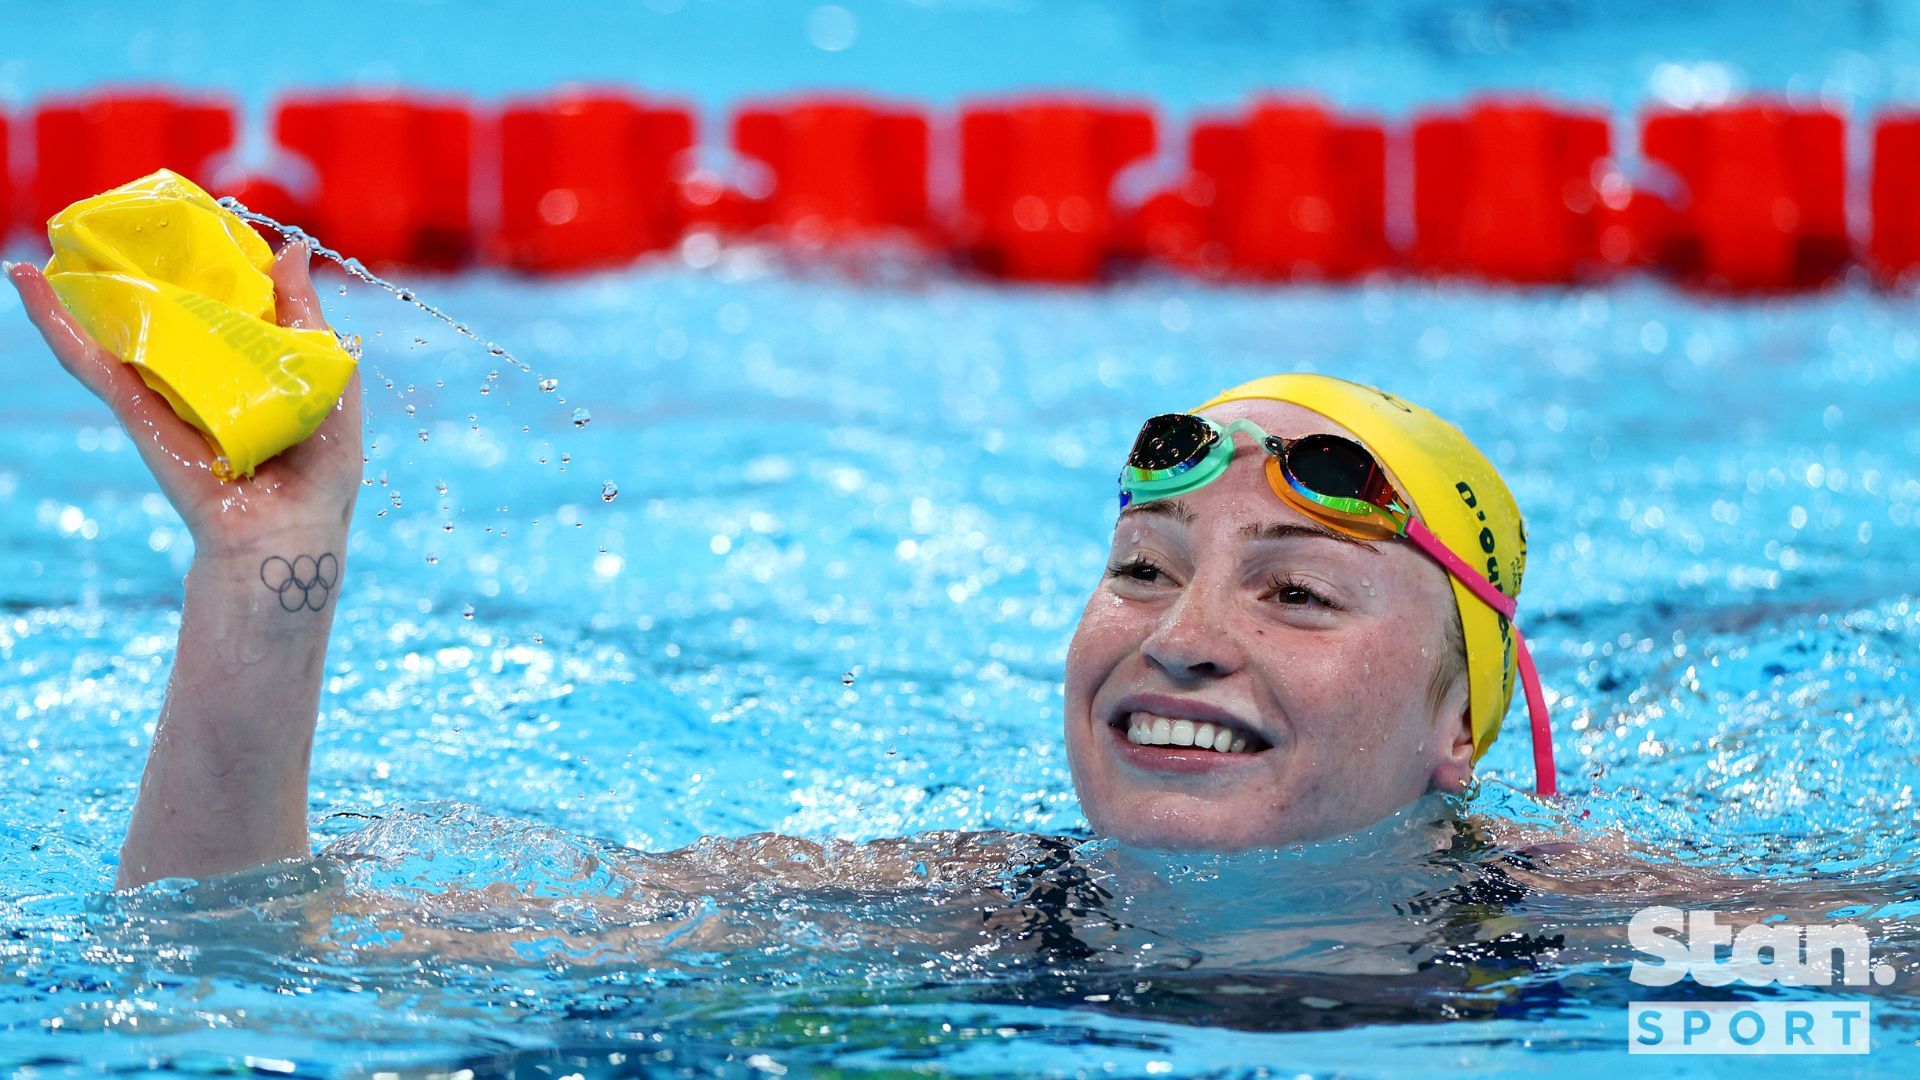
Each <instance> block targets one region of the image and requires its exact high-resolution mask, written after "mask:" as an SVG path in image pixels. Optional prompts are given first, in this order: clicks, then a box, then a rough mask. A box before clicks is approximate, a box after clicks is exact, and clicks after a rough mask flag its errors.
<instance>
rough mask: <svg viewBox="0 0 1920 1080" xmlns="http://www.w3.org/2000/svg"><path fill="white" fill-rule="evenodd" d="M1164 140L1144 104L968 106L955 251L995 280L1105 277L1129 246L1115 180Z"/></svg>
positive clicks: (1048, 102)
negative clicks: (1122, 244) (1123, 241)
mask: <svg viewBox="0 0 1920 1080" xmlns="http://www.w3.org/2000/svg"><path fill="white" fill-rule="evenodd" d="M1154 141H1155V123H1154V116H1153V113H1152V112H1151V111H1150V110H1148V109H1147V108H1145V107H1144V106H1137V105H1127V104H1118V103H1113V102H1105V101H1098V100H1089V99H1068V98H1051V99H1023V100H1019V101H1013V102H1008V103H1004V104H997V105H973V106H970V107H968V108H966V109H965V110H963V111H962V113H961V117H960V154H961V177H960V191H961V214H960V219H959V221H958V222H957V223H956V224H955V226H954V229H953V241H954V243H955V245H956V246H957V247H958V249H959V250H960V252H961V253H962V254H963V255H964V256H966V257H967V259H968V260H969V261H970V262H971V263H972V264H973V265H974V266H976V267H977V268H979V269H980V270H982V271H984V272H986V273H990V274H995V275H999V276H1003V277H1009V278H1020V279H1025V280H1030V281H1059V282H1081V281H1091V280H1093V279H1095V278H1096V277H1098V276H1099V274H1100V271H1101V269H1102V267H1103V264H1104V263H1105V261H1106V259H1107V257H1108V256H1109V255H1110V254H1113V253H1114V252H1115V251H1116V249H1117V248H1118V247H1119V244H1118V239H1119V238H1118V234H1117V230H1116V223H1117V222H1116V215H1115V211H1114V206H1113V180H1114V177H1115V176H1116V175H1117V174H1118V173H1119V172H1120V170H1121V169H1122V168H1124V167H1126V166H1127V165H1128V164H1129V163H1131V162H1133V161H1135V160H1136V159H1139V158H1143V157H1146V156H1147V155H1149V154H1151V153H1153V149H1154Z"/></svg>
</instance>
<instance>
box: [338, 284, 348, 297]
mask: <svg viewBox="0 0 1920 1080" xmlns="http://www.w3.org/2000/svg"><path fill="white" fill-rule="evenodd" d="M340 295H341V296H345V295H347V287H346V286H345V285H342V286H340Z"/></svg>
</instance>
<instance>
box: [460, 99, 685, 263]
mask: <svg viewBox="0 0 1920 1080" xmlns="http://www.w3.org/2000/svg"><path fill="white" fill-rule="evenodd" d="M499 132H500V152H499V153H500V220H499V226H498V228H497V230H496V231H495V233H494V236H493V240H492V243H491V244H490V245H489V249H488V254H489V255H490V257H491V259H492V261H494V262H496V263H498V264H500V265H503V266H510V267H514V268H516V269H521V270H535V271H543V272H555V271H566V270H581V269H587V268H591V267H596V266H609V265H615V264H618V263H623V262H626V261H628V260H630V259H633V258H634V257H636V256H638V255H641V254H642V253H644V252H648V251H656V250H659V249H661V248H665V247H670V246H672V245H673V243H674V242H675V241H676V240H677V239H678V238H679V236H680V234H681V231H682V230H683V228H684V227H685V225H686V218H687V215H686V213H685V208H684V207H683V204H682V200H681V193H680V190H679V188H678V186H677V183H676V178H677V176H678V174H679V172H680V171H681V168H682V166H681V159H682V158H683V156H684V155H685V154H686V153H687V152H688V151H689V150H691V149H692V147H693V139H694V120H693V113H692V112H691V111H690V110H689V109H687V108H685V107H683V106H679V105H654V104H648V103H645V102H642V101H638V100H635V99H632V98H628V97H625V96H623V95H621V94H618V93H614V92H606V93H568V94H563V95H560V96H558V97H549V98H536V99H529V100H524V101H519V102H515V103H511V104H509V105H508V107H507V108H506V109H505V110H504V111H503V112H502V113H501V116H500V125H499Z"/></svg>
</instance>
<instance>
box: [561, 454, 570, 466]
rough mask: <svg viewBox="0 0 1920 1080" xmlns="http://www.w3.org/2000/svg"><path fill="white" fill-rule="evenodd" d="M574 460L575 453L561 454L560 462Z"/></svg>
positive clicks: (564, 462) (563, 463)
mask: <svg viewBox="0 0 1920 1080" xmlns="http://www.w3.org/2000/svg"><path fill="white" fill-rule="evenodd" d="M572 460H573V455H572V454H561V455H560V464H562V465H565V464H566V463H567V462H569V461H572Z"/></svg>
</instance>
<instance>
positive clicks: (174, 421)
mask: <svg viewBox="0 0 1920 1080" xmlns="http://www.w3.org/2000/svg"><path fill="white" fill-rule="evenodd" d="M7 277H8V278H9V280H11V281H12V282H13V287H14V288H15V289H16V290H17V291H18V292H19V293H20V300H21V303H22V304H23V305H24V306H25V307H26V309H27V318H28V319H30V320H32V322H33V325H34V328H35V329H37V330H39V331H40V336H41V337H43V338H45V339H46V341H47V346H48V347H49V348H50V349H52V350H53V355H54V357H55V358H56V359H58V360H59V361H60V366H61V367H64V368H66V369H67V372H68V374H70V375H72V376H73V377H74V378H75V379H77V380H79V382H80V385H82V386H84V387H86V388H87V389H88V390H90V391H92V392H93V394H94V396H95V397H98V398H99V399H100V400H101V401H104V402H106V404H107V408H109V409H111V410H113V415H114V418H115V419H117V420H119V421H120V425H121V426H122V427H124V428H126V429H127V433H128V434H129V435H131V436H133V441H134V445H135V447H137V448H138V449H139V451H140V456H141V458H142V459H144V460H145V461H146V463H147V468H149V469H150V470H152V471H153V474H154V476H155V478H156V479H159V480H160V481H161V482H162V485H163V486H165V485H166V484H168V483H169V481H170V478H171V476H172V475H173V474H174V473H176V472H177V471H178V466H180V465H183V464H185V465H194V466H200V465H203V464H204V462H205V460H206V458H207V456H208V450H207V444H206V440H204V439H202V438H201V437H200V433H199V432H197V431H195V430H194V429H193V428H192V427H190V426H188V424H187V422H186V421H184V420H182V419H180V418H179V417H178V416H175V415H174V412H173V409H172V407H171V406H169V405H168V404H167V402H166V399H164V398H162V397H161V396H160V395H159V394H157V393H154V392H153V391H152V390H151V389H150V388H148V386H147V384H146V382H145V380H143V379H141V378H140V373H139V372H137V371H135V370H134V369H133V367H132V366H131V365H129V364H123V363H121V362H120V361H119V360H118V359H117V358H116V357H115V356H114V355H113V354H112V353H110V352H108V351H107V350H105V349H103V348H101V347H100V344H99V343H98V342H96V341H94V340H93V337H92V335H90V334H88V333H87V332H86V330H85V329H84V328H83V327H81V325H80V324H79V323H78V322H76V321H74V318H73V315H72V313H71V312H69V311H68V310H67V307H66V305H65V304H62V303H61V302H60V297H59V295H58V294H56V293H55V292H54V291H53V286H52V285H50V284H48V283H47V279H46V277H45V275H43V274H41V272H40V269H39V268H38V267H36V266H32V265H29V264H26V263H21V264H19V265H17V266H15V267H13V269H12V270H10V271H8V273H7ZM169 494H171V491H169Z"/></svg>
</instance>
